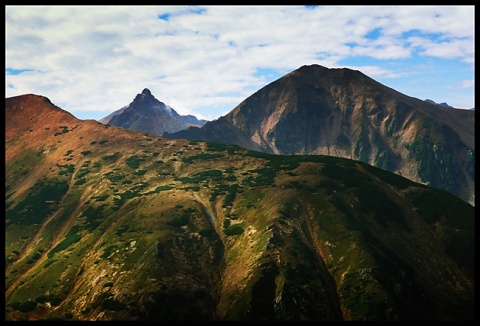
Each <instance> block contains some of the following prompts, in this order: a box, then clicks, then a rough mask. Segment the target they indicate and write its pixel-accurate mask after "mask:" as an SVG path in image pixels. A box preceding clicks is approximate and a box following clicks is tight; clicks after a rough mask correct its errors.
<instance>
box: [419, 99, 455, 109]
mask: <svg viewBox="0 0 480 326" xmlns="http://www.w3.org/2000/svg"><path fill="white" fill-rule="evenodd" d="M425 102H428V103H431V104H436V105H440V106H444V107H447V108H453V106H450V105H448V104H447V103H446V102H442V103H436V102H435V101H432V100H430V99H426V100H425Z"/></svg>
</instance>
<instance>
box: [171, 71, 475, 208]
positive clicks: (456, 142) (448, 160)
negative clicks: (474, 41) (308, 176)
mask: <svg viewBox="0 0 480 326" xmlns="http://www.w3.org/2000/svg"><path fill="white" fill-rule="evenodd" d="M474 125H475V110H463V109H455V108H451V107H446V106H441V105H437V104H432V103H429V102H427V101H422V100H419V99H416V98H413V97H409V96H406V95H404V94H401V93H399V92H397V91H395V90H393V89H391V88H388V87H386V86H384V85H382V84H380V83H378V82H376V81H375V80H373V79H371V78H369V77H367V76H366V75H364V74H362V73H361V72H359V71H355V70H350V69H328V68H325V67H322V66H319V65H312V66H303V67H301V68H299V69H297V70H295V71H293V72H291V73H289V74H287V75H285V76H284V77H282V78H280V79H278V80H276V81H274V82H272V83H271V84H269V85H267V86H265V87H264V88H262V89H260V90H259V91H257V92H256V93H254V94H253V95H251V96H250V97H248V98H247V99H245V100H244V101H243V102H242V103H240V104H239V105H238V106H237V107H235V108H234V109H233V110H232V111H231V112H229V113H228V114H227V115H225V116H223V117H221V118H219V119H218V120H215V121H211V122H209V123H207V124H205V125H204V126H203V127H201V128H194V127H192V128H188V129H186V130H182V131H179V132H177V133H173V134H165V137H168V138H176V139H180V138H185V139H197V140H206V141H216V142H222V143H232V144H238V145H240V146H244V147H246V148H249V149H253V150H258V151H263V152H267V153H275V154H325V155H333V156H339V157H345V158H350V159H355V160H361V161H363V162H365V163H368V164H371V165H374V166H376V167H380V168H382V169H385V170H388V171H392V172H394V173H397V174H399V175H402V176H405V177H407V178H409V179H411V180H414V181H417V182H422V183H424V184H428V185H431V186H433V187H437V188H441V189H444V190H446V191H448V192H450V193H452V194H454V195H456V196H458V197H460V198H462V199H463V200H465V201H467V202H469V203H471V204H474V201H475V191H474V175H475V171H474V165H475V158H474V157H475V143H474V135H475V133H474Z"/></svg>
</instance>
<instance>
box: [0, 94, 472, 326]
mask: <svg viewBox="0 0 480 326" xmlns="http://www.w3.org/2000/svg"><path fill="white" fill-rule="evenodd" d="M6 126H7V131H6V221H5V228H6V233H5V235H6V239H5V255H6V318H7V320H19V319H64V320H262V319H263V320H342V319H345V320H365V319H366V320H389V319H392V320H405V319H425V320H428V319H431V320H450V319H454V320H457V319H458V320H461V319H473V302H474V284H473V275H474V274H473V271H474V208H473V207H472V206H471V205H469V204H467V203H465V202H464V201H462V200H460V199H458V198H456V197H454V196H452V195H450V194H448V193H447V192H444V191H440V190H435V189H433V188H429V187H427V186H424V185H420V184H417V183H414V182H411V181H409V180H407V179H404V178H402V177H400V176H397V175H395V174H392V173H390V172H386V171H383V170H380V169H377V168H374V167H371V166H369V165H367V164H365V163H362V162H359V161H353V160H348V159H342V158H334V157H329V156H322V155H313V156H305V155H299V156H276V155H271V154H263V153H259V152H254V151H249V150H246V149H244V148H241V147H238V146H234V145H224V144H218V143H207V142H196V141H189V140H168V139H163V138H159V137H157V136H155V135H151V134H146V133H140V132H134V131H129V130H126V129H122V128H117V127H113V126H106V125H102V124H100V123H97V122H95V121H81V120H78V119H75V118H74V117H73V116H71V115H69V114H68V113H66V112H65V111H63V110H61V109H59V108H57V107H55V106H54V105H52V104H51V103H50V102H49V101H48V99H46V98H43V97H39V96H34V95H27V96H22V97H16V98H10V99H6Z"/></svg>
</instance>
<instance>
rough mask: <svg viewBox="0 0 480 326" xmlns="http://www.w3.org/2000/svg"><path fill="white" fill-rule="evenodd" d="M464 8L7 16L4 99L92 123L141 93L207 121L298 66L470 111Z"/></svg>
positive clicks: (470, 21) (109, 9)
mask: <svg viewBox="0 0 480 326" xmlns="http://www.w3.org/2000/svg"><path fill="white" fill-rule="evenodd" d="M474 11H475V7H474V6H443V7H442V6H438V5H436V6H323V7H322V6H318V7H317V6H315V7H312V6H293V5H289V6H192V7H190V6H125V7H122V6H6V15H5V25H6V33H5V35H6V42H5V59H6V63H5V64H6V65H5V67H6V69H5V81H6V83H5V95H6V97H11V96H16V95H22V94H30V93H33V94H37V95H43V96H46V97H48V98H49V99H50V100H51V101H52V102H53V103H54V104H55V105H57V106H59V107H61V108H62V109H65V110H67V111H69V112H71V113H72V114H73V115H74V116H75V117H77V118H79V119H97V120H98V119H101V118H103V117H105V116H107V115H108V114H110V113H112V112H113V111H115V110H118V109H120V108H121V107H123V106H125V105H128V104H129V103H131V102H132V101H133V99H134V98H135V96H136V95H137V94H138V93H141V92H142V90H143V89H144V88H148V89H150V91H151V92H152V94H153V95H154V96H155V97H156V98H157V99H158V100H160V101H162V102H164V103H166V104H168V105H170V106H171V107H173V108H174V109H175V110H176V111H177V112H178V113H179V114H182V115H184V114H193V115H195V116H197V117H199V118H203V119H208V120H213V119H216V118H218V117H220V116H222V115H225V114H227V113H228V112H229V111H230V110H232V109H233V108H234V107H235V106H236V105H238V104H239V103H240V102H241V101H242V100H244V99H245V98H247V97H248V96H250V95H252V94H253V93H254V92H256V91H257V90H259V89H260V88H262V87H263V86H265V85H267V84H269V83H271V82H273V81H274V80H276V79H278V78H280V77H282V76H283V75H285V74H287V73H289V72H291V71H293V70H296V69H298V68H299V67H301V66H303V65H311V64H320V65H322V66H325V67H328V68H343V67H346V68H351V69H356V70H360V71H361V72H363V73H364V74H366V75H367V76H369V77H371V78H373V79H375V80H377V81H378V82H380V83H382V84H384V85H386V86H388V87H391V88H394V89H396V90H397V91H400V92H402V93H404V94H406V95H409V96H413V97H417V98H420V99H422V100H423V99H427V98H428V99H431V100H433V101H435V102H437V103H441V102H446V103H448V104H449V105H451V106H454V107H456V108H472V107H474V101H475V99H474V44H475V39H474V27H475V26H474V25H475V24H474V22H475V18H474Z"/></svg>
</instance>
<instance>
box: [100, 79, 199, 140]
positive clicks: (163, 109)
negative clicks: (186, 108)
mask: <svg viewBox="0 0 480 326" xmlns="http://www.w3.org/2000/svg"><path fill="white" fill-rule="evenodd" d="M99 121H100V122H102V123H105V124H109V125H112V126H118V127H123V128H128V129H131V130H137V131H144V132H149V133H153V134H157V135H161V134H163V133H164V132H170V133H171V132H175V131H179V130H183V129H186V128H187V127H189V126H202V125H204V124H205V122H207V121H206V120H199V119H197V118H196V117H195V116H193V115H185V116H184V115H179V114H178V113H177V112H176V111H175V110H174V109H173V108H171V107H170V106H169V105H166V104H165V103H163V102H160V101H159V100H157V99H156V98H155V97H154V96H153V95H152V93H151V92H150V90H149V89H147V88H145V89H144V90H143V91H142V93H141V94H137V96H136V97H135V99H134V100H133V102H131V103H130V104H129V105H127V106H125V107H123V108H121V109H119V110H117V111H114V112H113V113H111V114H109V115H108V116H106V117H104V118H102V119H100V120H99Z"/></svg>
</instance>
